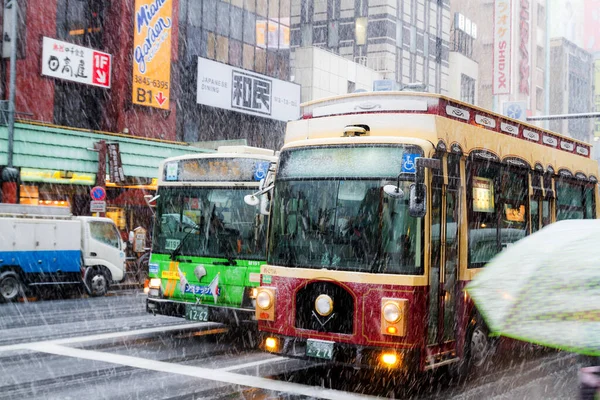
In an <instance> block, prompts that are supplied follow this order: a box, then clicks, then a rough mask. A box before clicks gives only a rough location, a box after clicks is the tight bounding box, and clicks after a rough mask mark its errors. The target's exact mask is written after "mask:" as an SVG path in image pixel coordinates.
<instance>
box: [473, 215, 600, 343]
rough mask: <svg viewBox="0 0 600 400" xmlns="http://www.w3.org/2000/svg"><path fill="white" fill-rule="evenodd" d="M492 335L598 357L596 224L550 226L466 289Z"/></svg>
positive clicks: (599, 244) (599, 250) (599, 239)
mask: <svg viewBox="0 0 600 400" xmlns="http://www.w3.org/2000/svg"><path fill="white" fill-rule="evenodd" d="M466 290H467V292H468V294H469V295H470V296H471V298H472V299H473V301H474V302H475V305H476V306H477V309H478V310H479V312H480V313H481V314H482V316H483V317H484V319H485V321H486V323H487V324H488V327H489V328H490V330H491V332H492V334H497V335H502V336H507V337H511V338H514V339H519V340H524V341H527V342H532V343H537V344H540V345H544V346H549V347H555V348H558V349H562V350H568V351H573V352H577V353H582V354H589V355H600V220H570V221H561V222H556V223H554V224H552V225H549V226H547V227H545V228H544V229H542V230H541V231H539V232H536V233H534V234H533V235H531V236H528V237H526V238H524V239H522V240H520V241H518V242H516V243H514V244H513V245H512V246H509V247H508V248H506V249H505V250H504V251H502V252H501V253H500V254H498V255H497V256H496V257H495V258H494V259H492V261H490V263H489V264H487V265H486V267H485V268H484V269H483V271H481V272H480V273H479V274H477V275H476V276H475V278H474V279H473V281H472V282H471V283H469V285H467V288H466Z"/></svg>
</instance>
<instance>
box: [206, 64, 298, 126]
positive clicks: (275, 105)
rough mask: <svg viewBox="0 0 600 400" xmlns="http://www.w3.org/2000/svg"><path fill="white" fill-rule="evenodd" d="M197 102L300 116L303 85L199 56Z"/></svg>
mask: <svg viewBox="0 0 600 400" xmlns="http://www.w3.org/2000/svg"><path fill="white" fill-rule="evenodd" d="M197 90H198V92H197V94H196V102H197V103H198V104H205V105H207V106H211V107H218V108H223V109H225V110H234V111H237V112H241V113H244V114H251V115H256V116H259V117H265V118H270V119H276V120H279V121H286V122H287V121H292V120H295V119H298V118H299V116H300V85H298V84H295V83H291V82H287V81H283V80H281V79H276V78H271V77H269V76H266V75H262V74H258V73H256V72H252V71H247V70H244V69H241V68H235V67H232V66H229V65H226V64H221V63H218V62H215V61H211V60H207V59H205V58H199V59H198V87H197Z"/></svg>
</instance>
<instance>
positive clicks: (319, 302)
mask: <svg viewBox="0 0 600 400" xmlns="http://www.w3.org/2000/svg"><path fill="white" fill-rule="evenodd" d="M315 310H316V311H317V314H319V315H320V316H322V317H327V316H329V315H330V314H331V313H332V312H333V300H332V299H331V297H329V296H327V295H326V294H321V295H319V297H317V299H316V300H315Z"/></svg>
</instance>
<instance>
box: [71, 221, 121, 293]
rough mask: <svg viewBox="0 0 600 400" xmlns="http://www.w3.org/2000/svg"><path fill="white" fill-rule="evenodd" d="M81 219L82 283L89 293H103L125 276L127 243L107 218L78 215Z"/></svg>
mask: <svg viewBox="0 0 600 400" xmlns="http://www.w3.org/2000/svg"><path fill="white" fill-rule="evenodd" d="M77 219H78V220H79V221H81V252H82V255H83V264H84V265H83V267H84V275H83V283H84V285H85V287H86V289H87V291H88V293H89V294H90V295H92V296H101V295H103V294H105V293H106V291H107V290H108V287H109V285H110V283H111V282H120V281H122V280H123V278H124V277H125V249H126V243H125V242H124V241H123V240H122V239H121V235H120V234H119V230H118V229H117V226H116V225H115V223H114V222H113V221H112V220H111V219H110V218H100V217H77Z"/></svg>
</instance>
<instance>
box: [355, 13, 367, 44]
mask: <svg viewBox="0 0 600 400" xmlns="http://www.w3.org/2000/svg"><path fill="white" fill-rule="evenodd" d="M367 23H368V22H367V18H366V17H361V18H356V24H355V40H356V44H357V45H364V44H366V43H367Z"/></svg>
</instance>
